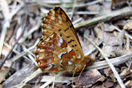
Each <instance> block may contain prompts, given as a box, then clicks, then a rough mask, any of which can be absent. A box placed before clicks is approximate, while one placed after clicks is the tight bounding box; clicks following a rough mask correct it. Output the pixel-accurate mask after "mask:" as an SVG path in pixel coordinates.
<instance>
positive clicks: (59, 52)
mask: <svg viewBox="0 0 132 88" xmlns="http://www.w3.org/2000/svg"><path fill="white" fill-rule="evenodd" d="M42 26H43V28H42V38H41V39H40V41H39V43H38V44H37V47H36V49H35V56H36V61H37V63H38V67H39V68H41V70H42V71H44V72H55V73H58V72H62V71H66V72H71V73H74V72H79V71H81V70H82V69H83V68H85V67H86V65H87V64H88V63H92V62H93V61H94V59H90V58H89V59H87V57H84V54H83V51H82V48H81V45H80V43H79V40H78V38H77V35H76V33H75V30H74V27H73V25H72V23H71V21H70V19H69V18H68V16H67V15H66V13H65V12H64V11H63V10H62V9H61V8H60V7H59V6H56V7H55V8H53V9H52V10H50V11H49V13H48V15H47V17H46V18H44V19H43V25H42Z"/></svg>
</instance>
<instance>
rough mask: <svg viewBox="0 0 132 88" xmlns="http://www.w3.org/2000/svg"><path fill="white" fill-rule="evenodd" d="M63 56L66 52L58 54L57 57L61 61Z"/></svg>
mask: <svg viewBox="0 0 132 88" xmlns="http://www.w3.org/2000/svg"><path fill="white" fill-rule="evenodd" d="M63 54H66V52H62V53H60V54H59V55H58V57H59V58H60V59H61V58H62V55H63Z"/></svg>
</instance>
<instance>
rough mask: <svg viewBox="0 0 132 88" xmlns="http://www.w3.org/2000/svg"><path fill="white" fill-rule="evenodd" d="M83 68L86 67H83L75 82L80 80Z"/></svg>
mask: <svg viewBox="0 0 132 88" xmlns="http://www.w3.org/2000/svg"><path fill="white" fill-rule="evenodd" d="M85 67H86V65H85V66H84V67H83V69H82V70H81V72H80V74H79V76H78V79H77V81H79V79H80V77H81V74H82V72H83V71H84V69H85Z"/></svg>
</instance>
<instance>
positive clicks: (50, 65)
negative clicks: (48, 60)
mask: <svg viewBox="0 0 132 88" xmlns="http://www.w3.org/2000/svg"><path fill="white" fill-rule="evenodd" d="M48 65H49V67H47V68H46V69H45V70H49V69H51V68H52V67H53V65H52V64H48Z"/></svg>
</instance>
